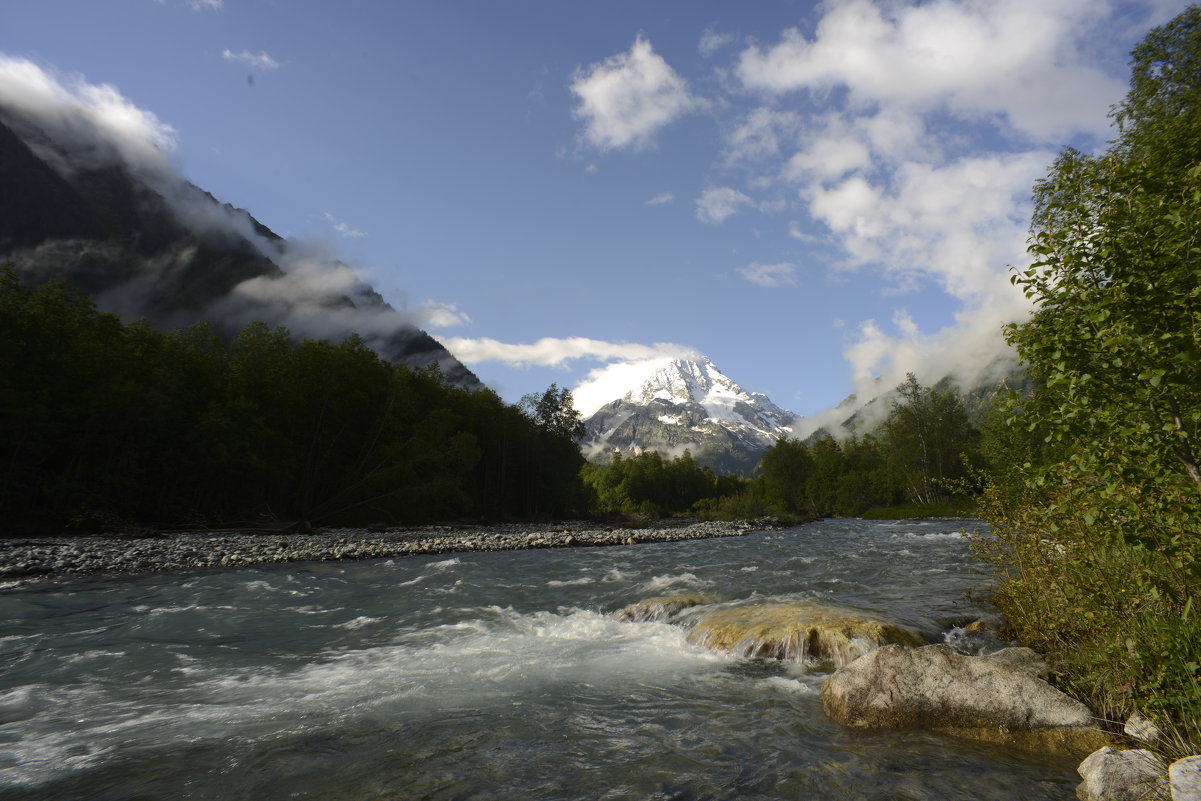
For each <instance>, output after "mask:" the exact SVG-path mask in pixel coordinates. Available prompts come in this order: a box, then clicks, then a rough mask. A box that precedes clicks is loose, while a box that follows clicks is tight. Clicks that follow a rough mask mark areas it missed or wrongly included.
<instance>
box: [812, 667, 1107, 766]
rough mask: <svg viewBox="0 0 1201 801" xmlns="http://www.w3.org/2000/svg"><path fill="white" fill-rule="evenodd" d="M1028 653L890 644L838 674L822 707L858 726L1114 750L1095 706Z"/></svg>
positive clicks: (1081, 750) (1071, 749)
mask: <svg viewBox="0 0 1201 801" xmlns="http://www.w3.org/2000/svg"><path fill="white" fill-rule="evenodd" d="M1045 670H1046V665H1045V664H1044V663H1043V661H1042V659H1041V658H1040V657H1039V656H1038V655H1037V654H1036V653H1034V652H1033V651H1031V650H1030V649H1029V648H1006V649H1003V650H1001V651H997V652H995V653H993V654H990V655H988V656H965V655H964V654H960V653H958V652H956V651H955V649H953V648H951V647H950V646H948V645H943V644H938V645H927V646H924V647H922V648H902V647H899V646H885V647H882V648H879V649H877V650H875V651H872V652H871V653H868V654H867V655H865V656H863V657H862V658H860V659H858V660H856V661H854V662H852V663H851V664H849V665H847V666H845V667H843V668H840V669H839V670H837V671H835V672H834V674H833V675H831V676H830V678H829V679H827V680H826V682H825V684H824V685H822V706H823V708H824V709H825V712H826V714H827V715H828V716H829V717H830V718H832V719H833V720H835V721H837V722H839V723H842V724H844V725H847V726H851V727H853V728H861V729H868V728H900V727H914V728H925V729H933V730H936V731H941V732H945V733H948V734H954V735H958V736H962V737H968V738H971V739H975V740H984V741H987V742H995V743H1002V744H1006V745H1013V746H1018V747H1024V748H1032V749H1039V750H1051V751H1055V752H1058V753H1066V754H1073V755H1084V754H1087V753H1089V752H1090V751H1093V750H1094V749H1096V748H1098V747H1100V746H1102V745H1107V744H1108V742H1109V738H1108V736H1107V735H1106V734H1105V733H1104V732H1102V731H1101V730H1100V729H1099V728H1097V727H1096V726H1094V724H1093V716H1092V713H1091V712H1090V711H1089V709H1088V707H1086V706H1085V705H1084V704H1082V703H1080V702H1079V701H1077V700H1075V699H1073V698H1070V697H1069V696H1067V695H1065V694H1064V693H1062V692H1060V691H1059V690H1057V689H1055V688H1054V687H1052V686H1051V685H1049V684H1047V683H1046V682H1045V681H1043V680H1042V679H1040V678H1039V674H1040V673H1042V672H1044V671H1045Z"/></svg>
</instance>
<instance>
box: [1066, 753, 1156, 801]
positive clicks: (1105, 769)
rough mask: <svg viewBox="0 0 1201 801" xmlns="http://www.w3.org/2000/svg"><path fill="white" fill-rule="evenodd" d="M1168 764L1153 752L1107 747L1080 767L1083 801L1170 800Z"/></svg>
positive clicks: (1078, 792) (1077, 788)
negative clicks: (1168, 798) (1168, 797)
mask: <svg viewBox="0 0 1201 801" xmlns="http://www.w3.org/2000/svg"><path fill="white" fill-rule="evenodd" d="M1167 770H1168V766H1167V763H1166V762H1164V761H1163V759H1162V758H1161V757H1160V756H1158V755H1157V754H1155V753H1154V752H1152V751H1148V750H1147V749H1145V748H1135V749H1131V750H1129V751H1119V750H1118V749H1116V748H1111V747H1109V746H1106V747H1105V748H1101V749H1099V750H1097V751H1095V752H1093V753H1092V754H1089V756H1088V758H1087V759H1085V760H1084V761H1083V762H1081V763H1080V767H1078V768H1077V769H1076V772H1077V773H1079V774H1080V778H1082V779H1084V781H1082V782H1080V784H1079V786H1077V787H1076V797H1077V798H1079V799H1080V801H1156V799H1162V798H1167V796H1168V780H1167Z"/></svg>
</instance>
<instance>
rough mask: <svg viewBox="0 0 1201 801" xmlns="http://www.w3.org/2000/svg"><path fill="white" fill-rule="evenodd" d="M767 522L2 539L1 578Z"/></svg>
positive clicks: (612, 539) (522, 543)
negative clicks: (640, 526) (636, 526)
mask: <svg viewBox="0 0 1201 801" xmlns="http://www.w3.org/2000/svg"><path fill="white" fill-rule="evenodd" d="M780 527H781V526H780V524H779V523H778V522H777V521H775V520H772V519H764V520H742V521H735V522H718V521H695V520H675V521H659V522H658V523H657V524H656V525H654V526H648V527H645V528H635V527H629V526H618V525H607V524H604V523H596V522H591V521H578V520H573V521H560V522H555V523H521V524H497V525H481V526H424V527H416V528H382V529H370V530H368V529H350V528H339V529H325V530H321V531H310V532H306V533H281V532H270V531H268V532H263V531H186V532H169V533H159V534H156V535H153V536H137V537H129V536H89V537H75V536H63V537H40V538H32V537H9V538H4V539H0V580H13V579H16V580H20V581H22V582H24V581H28V580H34V579H53V578H60V577H64V576H73V575H84V574H131V573H149V572H153V571H159V570H182V569H189V568H206V567H234V566H240V565H254V564H268V563H275V562H308V561H326V560H338V559H375V558H384V557H391V556H410V555H414V554H440V553H456V552H463V551H512V550H522V549H529V548H564V547H582V546H603V545H635V544H638V543H645V542H675V541H679V540H696V539H710V538H714V537H741V536H743V535H745V534H749V533H750V532H752V531H764V530H770V529H775V528H780Z"/></svg>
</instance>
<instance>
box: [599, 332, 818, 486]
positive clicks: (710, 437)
mask: <svg viewBox="0 0 1201 801" xmlns="http://www.w3.org/2000/svg"><path fill="white" fill-rule="evenodd" d="M633 375H637V377H638V378H639V379H641V380H640V382H639V383H637V384H636V385H633V386H630V385H628V384H627V385H626V388H625V391H624V392H621V389H622V388H620V387H615V388H612V389H611V390H610V392H611V393H612V394H611V395H610V397H612V398H613V400H611V401H609V402H608V403H605V404H604V405H603V406H600V408H599V409H597V410H596V411H595V413H593V414H592V415H590V416H589V417H588V419H587V420H586V426H587V429H588V437H587V439H586V441H585V453H586V454H588V455H589V458H596V459H600V460H604V459H606V458H609V457H610V456H611V455H612V454H613V453H615V452H621V453H623V454H626V455H629V454H637V453H640V452H642V451H645V450H657V451H659V452H660V453H663V454H664V455H665V456H669V457H670V456H678V455H680V454H681V453H683V452H684V450H685V449H687V450H690V451H691V452H692V454H693V456H694V458H696V459H697V461H698V462H700V463H702V464H709V465H710V466H711V467H713V468H714V469H715V470H717V471H719V472H738V473H749V472H750V471H752V470H753V469H754V467H755V465H756V464H757V463H758V459H759V457H760V456H761V455H762V453H763V451H765V450H766V449H767V448H769V447H771V445H772V444H774V443H775V441H776V440H778V439H780V438H781V437H785V436H789V435H790V434H791V433H792V424H793V422H794V421H795V419H796V418H795V415H793V414H792V413H791V412H789V411H786V410H784V409H781V408H780V407H779V406H777V405H776V404H774V403H772V402H771V400H770V399H769V398H768V397H767V396H766V395H763V394H760V393H750V392H747V391H746V390H745V389H743V388H742V387H740V386H739V385H738V384H737V383H736V382H735V381H733V380H732V379H731V378H730V377H729V376H727V375H725V374H724V373H722V372H721V371H720V370H718V369H717V367H716V366H715V365H714V364H713V362H711V361H709V360H708V359H706V358H704V357H699V356H698V357H695V358H679V359H664V360H656V361H655V362H650V363H648V364H647V365H646V369H645V370H644V371H639V372H638V373H633V372H632V373H631V377H632V376H633Z"/></svg>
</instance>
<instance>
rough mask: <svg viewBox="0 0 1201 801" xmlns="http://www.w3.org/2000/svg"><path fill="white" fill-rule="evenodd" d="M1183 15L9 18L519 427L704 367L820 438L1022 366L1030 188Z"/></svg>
mask: <svg viewBox="0 0 1201 801" xmlns="http://www.w3.org/2000/svg"><path fill="white" fill-rule="evenodd" d="M1185 6H1186V3H1185V2H1182V1H1180V0H1130V1H1129V2H1116V0H1115V1H1113V2H1111V1H1110V0H933V1H932V2H915V1H914V0H829V1H828V2H822V3H813V2H800V1H798V2H790V1H788V0H779V1H778V2H768V1H767V0H764V2H755V3H738V4H734V3H728V2H710V1H709V0H687V1H685V0H680V1H679V2H648V1H647V0H638V1H630V2H626V1H625V0H609V2H606V3H588V4H585V3H575V2H563V1H562V0H511V1H510V2H499V0H470V1H469V0H443V1H442V2H421V3H418V2H401V1H399V0H398V2H389V3H381V2H367V0H343V2H338V3H332V2H321V1H320V0H0V93H2V92H4V91H10V92H11V91H17V89H14V87H20V86H21V84H20V81H22V80H36V81H42V82H43V83H46V85H48V86H52V87H53V91H55V92H58V93H59V94H60V95H61V96H62V97H64V98H66V101H65V102H71V103H77V104H84V105H88V104H92V105H95V106H97V107H100V108H101V109H102V111H103V114H104V115H106V117H105V118H106V119H108V120H110V121H112V123H113V125H115V126H117V127H118V128H120V129H121V130H124V131H128V132H131V133H130V135H131V136H134V137H142V138H143V139H145V141H146V142H149V146H151V147H153V148H157V149H159V150H161V151H162V152H163V153H164V154H165V158H166V159H168V160H169V161H170V163H171V165H172V168H173V169H175V170H178V171H179V172H181V173H182V174H183V175H184V176H186V177H187V178H188V179H189V180H191V181H192V182H194V183H196V184H197V185H199V186H201V187H203V188H204V189H206V190H208V191H209V192H211V193H212V194H214V195H215V196H216V197H218V198H219V199H220V200H222V201H225V202H228V203H232V204H233V205H235V206H238V207H241V208H245V209H247V210H249V211H250V212H251V213H252V214H253V215H254V216H255V217H257V218H258V219H259V220H260V221H262V222H263V223H265V224H266V225H267V226H268V227H270V228H271V229H273V230H274V231H276V232H277V233H279V234H281V235H283V236H285V237H288V238H290V239H295V240H297V241H298V242H303V243H307V244H309V245H311V246H312V247H313V248H316V249H319V250H322V251H323V252H327V253H331V254H334V255H335V256H336V258H337V259H339V260H341V261H343V262H345V263H347V264H349V265H351V266H352V267H353V268H354V269H355V270H356V271H358V273H359V274H361V275H363V276H365V277H366V278H367V280H369V281H370V282H371V283H372V284H373V285H374V286H375V287H376V289H378V290H379V291H380V292H381V293H382V294H383V295H384V297H385V298H386V299H387V300H388V301H389V302H390V303H392V304H393V305H394V306H396V307H398V308H400V309H402V310H404V311H405V312H406V313H407V314H409V315H410V316H411V318H412V319H414V320H416V321H418V322H419V323H420V324H421V325H423V326H424V327H425V328H426V329H427V330H428V331H430V333H432V334H433V335H434V336H435V337H437V338H438V339H439V340H440V341H442V342H443V343H444V344H445V345H447V347H448V348H449V349H450V350H451V351H452V352H453V353H454V354H455V355H456V356H458V357H459V358H460V359H461V360H462V361H463V362H464V363H466V364H467V365H468V366H469V367H471V369H472V370H474V371H475V372H476V374H477V375H479V376H480V378H481V379H482V380H483V381H484V382H485V383H487V384H488V385H489V386H491V387H492V388H493V389H495V390H496V391H497V392H498V393H499V394H500V395H501V396H502V397H504V398H505V399H506V400H509V401H512V402H516V401H517V400H518V399H520V398H521V397H522V396H523V395H524V394H526V393H531V392H541V391H542V390H543V389H545V388H546V387H547V386H548V385H550V384H551V383H556V384H558V385H559V386H564V387H571V388H573V389H575V391H576V400H577V406H579V407H580V409H581V411H584V412H585V413H588V412H591V411H593V410H594V409H595V408H596V407H597V406H599V405H600V404H601V403H603V402H605V401H607V400H612V399H613V397H616V396H613V397H609V396H608V395H607V393H609V394H611V392H612V390H613V387H614V386H615V382H620V380H621V377H622V376H628V375H632V374H634V373H636V372H637V367H638V365H639V363H641V362H644V361H647V360H652V359H662V358H664V357H665V356H692V355H696V354H703V355H704V356H707V357H708V358H709V359H711V360H712V361H713V362H714V363H715V364H716V366H717V367H718V368H719V369H720V370H722V371H723V372H724V373H726V374H727V375H728V376H729V377H731V378H732V379H734V380H735V381H736V382H738V383H739V384H741V385H742V386H743V387H745V388H746V389H748V390H750V391H753V392H761V393H765V394H767V395H768V396H769V397H771V399H772V400H773V401H775V402H776V403H777V404H779V405H780V406H783V407H786V408H789V409H792V410H793V411H795V412H798V413H800V414H802V415H805V416H807V417H809V418H810V419H811V420H821V419H822V412H823V410H828V409H829V408H830V407H832V406H833V405H834V404H836V403H838V402H839V401H840V400H841V399H843V398H844V397H846V396H847V395H848V394H850V393H852V392H859V393H860V394H861V395H862V394H865V393H870V392H871V391H872V388H873V387H879V386H892V385H895V384H896V383H899V381H900V380H901V378H903V376H904V374H905V373H906V372H909V371H913V372H915V373H917V374H918V376H919V378H921V379H922V380H924V381H926V382H932V381H934V380H937V379H938V378H939V377H941V376H942V375H944V374H946V373H948V372H956V373H957V374H959V375H960V376H961V377H962V378H964V379H965V380H969V381H970V380H972V379H973V378H974V377H976V376H977V375H978V374H979V373H980V372H981V371H983V370H986V369H988V368H989V367H990V366H991V365H993V364H994V362H995V359H996V358H997V356H998V355H999V354H1001V353H1002V352H1003V349H1004V348H1003V340H1002V337H1001V329H1002V326H1003V324H1004V323H1005V322H1007V321H1010V320H1020V319H1021V318H1022V317H1023V316H1024V315H1026V314H1028V313H1029V308H1028V305H1027V301H1026V300H1025V299H1024V298H1023V297H1022V296H1021V293H1020V292H1018V291H1017V290H1016V289H1014V288H1013V287H1012V286H1011V285H1010V283H1009V269H1010V266H1011V265H1014V266H1020V265H1022V264H1024V263H1025V262H1026V261H1027V258H1026V254H1025V244H1026V236H1027V231H1028V226H1029V216H1030V208H1031V207H1030V195H1031V188H1032V186H1033V184H1034V183H1035V182H1036V181H1037V180H1038V179H1039V178H1041V177H1044V176H1045V175H1046V173H1047V169H1048V166H1049V165H1050V164H1051V162H1052V161H1053V159H1054V158H1055V156H1056V154H1057V153H1058V152H1059V151H1060V150H1061V149H1062V148H1063V147H1065V146H1069V145H1070V146H1073V147H1076V148H1079V149H1081V150H1084V151H1095V150H1098V149H1101V148H1103V147H1104V146H1105V143H1106V142H1107V141H1108V140H1109V139H1111V138H1112V137H1113V131H1112V129H1111V128H1110V124H1109V119H1108V113H1109V110H1110V108H1111V107H1112V106H1113V104H1115V103H1117V102H1119V101H1120V100H1121V98H1122V96H1123V95H1124V93H1125V90H1126V85H1127V81H1128V77H1129V68H1128V58H1129V52H1130V49H1131V48H1132V47H1133V46H1134V45H1135V44H1136V43H1137V42H1138V41H1139V40H1140V39H1141V38H1142V37H1143V35H1145V33H1146V32H1147V30H1148V29H1149V28H1150V27H1152V26H1155V25H1159V24H1163V23H1164V22H1166V21H1168V20H1169V19H1170V18H1171V17H1172V16H1174V15H1175V14H1176V13H1178V12H1179V11H1181V10H1182V9H1183V8H1184V7H1185ZM0 99H2V98H0ZM139 141H141V140H139Z"/></svg>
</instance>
